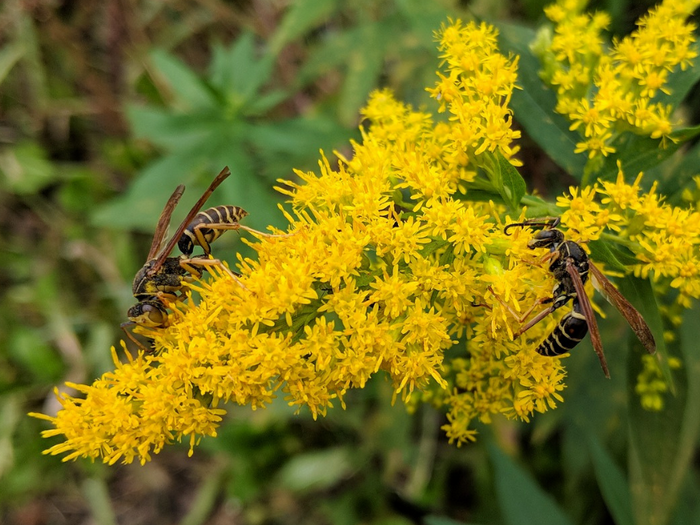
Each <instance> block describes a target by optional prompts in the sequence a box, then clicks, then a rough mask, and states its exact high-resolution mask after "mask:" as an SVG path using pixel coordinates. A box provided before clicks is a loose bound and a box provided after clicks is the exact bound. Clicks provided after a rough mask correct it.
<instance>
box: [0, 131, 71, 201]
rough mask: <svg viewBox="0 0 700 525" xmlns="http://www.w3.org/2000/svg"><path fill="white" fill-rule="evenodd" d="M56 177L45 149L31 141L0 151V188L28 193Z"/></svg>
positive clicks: (44, 185) (54, 169)
mask: <svg viewBox="0 0 700 525" xmlns="http://www.w3.org/2000/svg"><path fill="white" fill-rule="evenodd" d="M56 177H57V170H56V168H55V164H52V163H51V162H50V161H49V159H48V155H47V154H46V151H45V150H44V149H43V148H42V147H41V146H40V145H39V144H37V143H35V142H32V141H28V140H25V141H21V142H19V143H18V144H15V145H14V146H12V147H9V148H6V149H4V150H2V151H0V188H2V189H3V190H5V191H9V192H12V193H17V194H23V195H28V194H31V193H35V192H37V191H39V190H41V189H42V188H44V187H46V186H47V185H49V184H51V183H53V182H54V181H55V180H56Z"/></svg>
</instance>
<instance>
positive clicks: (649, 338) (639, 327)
mask: <svg viewBox="0 0 700 525" xmlns="http://www.w3.org/2000/svg"><path fill="white" fill-rule="evenodd" d="M589 268H590V270H591V273H592V274H593V285H594V286H595V287H596V290H598V291H599V292H600V293H601V294H602V295H603V297H605V299H606V300H607V301H608V302H609V303H610V304H612V305H613V306H614V307H615V308H617V309H618V310H619V311H620V313H621V314H622V315H623V316H624V318H625V319H627V322H628V323H629V325H630V327H631V328H632V330H633V331H634V333H635V335H636V336H637V338H638V339H639V340H640V341H641V343H642V344H643V345H644V348H646V349H647V352H649V353H650V354H654V353H656V341H654V335H653V334H652V333H651V329H650V328H649V325H648V324H647V323H646V321H645V320H644V318H643V317H642V314H640V313H639V312H638V311H637V309H636V308H635V307H634V306H632V304H631V303H630V302H629V301H628V300H627V299H625V296H624V295H622V294H621V293H620V292H619V291H618V289H617V288H615V286H614V285H613V283H611V282H610V281H609V280H608V278H607V277H605V275H603V272H601V271H600V270H599V269H598V268H597V267H596V266H595V265H594V264H593V263H590V266H589Z"/></svg>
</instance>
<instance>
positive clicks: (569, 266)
mask: <svg viewBox="0 0 700 525" xmlns="http://www.w3.org/2000/svg"><path fill="white" fill-rule="evenodd" d="M566 271H567V272H568V273H569V277H571V280H572V281H573V283H574V288H575V289H576V299H575V300H576V301H578V303H579V305H581V311H582V312H583V315H584V317H585V318H586V322H587V323H588V331H589V332H590V333H591V343H593V350H595V353H596V354H597V355H598V360H599V361H600V366H601V367H602V368H603V373H605V377H607V378H608V379H610V371H609V370H608V362H607V361H606V360H605V354H604V353H603V341H602V340H601V339H600V332H599V331H598V323H597V322H596V320H595V313H594V312H593V307H592V306H591V300H590V299H589V298H588V294H587V293H586V289H585V288H584V286H583V281H582V280H581V275H580V274H579V273H578V270H577V269H576V268H575V267H574V265H573V263H571V262H567V263H566Z"/></svg>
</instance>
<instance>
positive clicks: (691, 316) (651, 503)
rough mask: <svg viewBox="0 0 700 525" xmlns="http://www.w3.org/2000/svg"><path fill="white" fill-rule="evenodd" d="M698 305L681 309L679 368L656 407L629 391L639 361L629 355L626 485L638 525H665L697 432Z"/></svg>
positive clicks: (699, 379)
mask: <svg viewBox="0 0 700 525" xmlns="http://www.w3.org/2000/svg"><path fill="white" fill-rule="evenodd" d="M698 315H699V312H698V309H697V308H695V309H694V310H689V311H686V313H685V315H684V318H683V323H682V325H681V329H680V335H681V339H680V349H681V352H682V354H683V358H684V362H683V367H684V368H683V369H681V370H679V371H677V372H676V373H675V377H676V378H677V381H676V395H673V396H672V395H666V396H665V398H664V403H665V406H664V408H663V409H662V410H661V411H658V412H650V411H646V410H644V409H642V407H641V405H640V403H639V397H638V395H637V394H636V392H635V391H634V386H635V382H636V377H637V374H638V373H639V371H640V368H641V365H640V363H639V359H638V356H635V355H634V354H631V355H630V365H629V369H630V382H629V383H630V386H629V388H628V403H629V407H630V410H629V414H630V418H629V423H630V456H629V458H630V486H631V493H632V501H633V509H634V514H635V519H636V524H637V525H647V524H649V525H651V524H655V525H665V524H666V523H668V522H669V520H670V517H671V516H672V514H673V509H674V505H675V502H676V501H677V499H678V495H679V492H680V489H681V488H682V483H683V481H684V480H685V479H686V476H687V473H688V470H689V468H690V465H691V463H692V458H693V454H694V451H695V447H696V444H697V440H698V436H699V435H700V418H698V413H700V346H699V345H698V344H697V342H698V340H700V323H698V322H697V319H698Z"/></svg>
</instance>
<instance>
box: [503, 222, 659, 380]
mask: <svg viewBox="0 0 700 525" xmlns="http://www.w3.org/2000/svg"><path fill="white" fill-rule="evenodd" d="M559 223H560V219H559V218H558V217H554V218H552V217H546V218H543V219H533V220H528V221H524V222H518V223H513V224H509V225H507V226H506V227H505V229H504V230H503V231H504V233H505V234H506V235H509V233H508V230H509V229H511V228H516V227H528V226H532V227H541V228H542V229H541V230H540V231H538V232H537V233H536V234H535V235H534V237H533V238H532V239H530V241H529V242H528V243H527V246H528V248H530V249H532V250H534V249H536V248H549V253H548V254H547V255H546V256H545V257H544V258H543V260H544V261H545V262H546V261H549V271H550V273H551V274H552V275H553V276H554V278H555V279H556V281H557V283H556V284H555V285H554V290H553V291H552V296H551V297H548V298H545V299H541V300H540V301H537V302H536V303H535V304H533V305H532V307H531V308H530V309H528V310H527V311H526V312H525V313H524V314H523V316H521V317H520V318H519V320H520V321H521V322H524V321H525V320H526V319H527V318H528V317H529V316H530V314H532V312H533V311H534V309H535V308H536V307H537V306H538V305H540V304H549V305H550V306H549V307H548V308H545V309H544V310H542V311H541V312H540V313H539V314H537V315H536V316H535V317H533V318H532V319H530V321H529V322H528V323H527V324H525V325H524V326H523V327H522V328H521V329H520V330H519V331H518V332H517V333H516V334H515V337H517V336H519V335H521V334H523V333H525V332H526V331H528V330H529V329H530V328H532V327H533V326H534V325H536V324H537V323H539V322H540V321H541V320H542V319H544V318H545V317H547V316H548V315H549V314H551V313H552V312H554V311H555V310H556V309H558V308H561V307H562V306H564V305H565V304H567V303H568V302H569V301H572V304H573V308H572V310H571V312H569V313H568V314H566V315H565V316H564V317H562V319H561V321H560V322H559V324H558V325H557V326H556V327H555V328H554V330H553V331H552V333H550V334H549V335H548V336H547V337H546V338H545V339H544V341H542V342H541V343H540V344H539V346H538V347H537V348H536V351H537V352H538V353H539V354H542V355H546V356H557V355H561V354H564V353H566V352H568V351H569V350H572V349H573V348H574V347H575V346H576V345H577V344H578V343H579V342H580V341H581V340H582V339H583V338H584V337H585V336H586V332H589V331H590V333H591V342H592V343H593V349H594V350H595V352H596V354H597V355H598V359H599V360H600V365H601V367H602V368H603V372H604V373H605V377H608V378H609V377H610V372H609V370H608V364H607V362H606V360H605V354H604V353H603V343H602V341H601V339H600V332H599V331H598V324H597V323H596V319H595V314H594V313H593V308H592V306H591V301H590V299H589V298H588V295H587V294H586V291H585V289H584V284H585V283H586V281H587V280H588V274H589V273H590V274H592V276H593V285H594V286H595V287H596V289H597V290H598V291H600V292H601V293H602V294H603V296H604V297H605V298H606V299H607V300H608V302H610V303H611V304H612V305H613V306H615V308H617V309H618V310H619V312H620V313H621V314H622V315H623V317H624V318H625V319H626V320H627V322H628V323H629V325H630V327H631V328H632V330H633V331H634V333H635V334H636V336H637V338H639V340H640V341H641V343H642V344H643V345H644V347H645V348H646V349H647V351H648V352H649V353H650V354H653V353H655V352H656V343H655V342H654V336H653V335H652V333H651V330H650V329H649V326H648V325H647V323H646V321H644V318H643V317H642V315H641V314H640V313H639V312H638V311H637V309H636V308H635V307H634V306H632V304H631V303H630V302H629V301H628V300H627V299H625V297H624V296H623V295H622V294H621V293H620V292H619V291H618V290H617V288H615V286H614V285H613V284H612V283H611V282H610V281H609V280H608V278H607V277H605V275H603V272H601V271H600V270H599V269H598V268H597V267H596V266H595V264H593V261H591V260H590V259H589V258H588V255H587V254H586V252H585V251H584V250H583V248H581V246H580V245H579V244H578V243H576V242H574V241H568V240H566V238H565V236H564V233H563V232H562V231H561V230H558V229H557V226H559Z"/></svg>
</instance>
